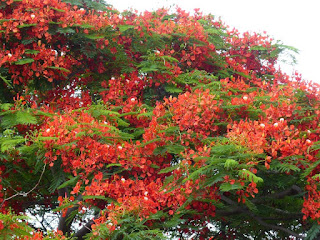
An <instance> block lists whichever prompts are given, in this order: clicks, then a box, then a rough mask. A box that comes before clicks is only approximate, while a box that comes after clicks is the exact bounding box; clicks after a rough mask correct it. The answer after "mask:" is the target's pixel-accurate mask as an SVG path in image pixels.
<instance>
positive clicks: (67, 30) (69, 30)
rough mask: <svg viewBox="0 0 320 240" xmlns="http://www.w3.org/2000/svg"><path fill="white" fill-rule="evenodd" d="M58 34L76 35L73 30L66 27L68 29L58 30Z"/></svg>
mask: <svg viewBox="0 0 320 240" xmlns="http://www.w3.org/2000/svg"><path fill="white" fill-rule="evenodd" d="M57 32H58V33H66V34H67V33H75V32H76V31H75V30H74V29H73V28H70V27H66V28H58V30H57Z"/></svg>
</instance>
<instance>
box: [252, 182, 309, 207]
mask: <svg viewBox="0 0 320 240" xmlns="http://www.w3.org/2000/svg"><path fill="white" fill-rule="evenodd" d="M300 193H303V191H302V189H301V188H300V187H298V186H297V185H293V186H291V187H290V188H288V189H286V190H284V191H282V192H277V193H272V194H269V195H265V196H263V198H257V199H253V200H252V202H253V203H262V202H265V201H267V200H268V199H281V198H284V197H286V196H292V195H295V194H300Z"/></svg>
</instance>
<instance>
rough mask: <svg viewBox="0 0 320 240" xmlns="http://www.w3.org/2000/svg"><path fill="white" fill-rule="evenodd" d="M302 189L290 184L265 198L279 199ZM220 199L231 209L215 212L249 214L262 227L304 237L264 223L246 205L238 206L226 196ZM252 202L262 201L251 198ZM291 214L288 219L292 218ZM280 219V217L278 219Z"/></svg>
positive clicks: (293, 214)
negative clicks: (231, 207) (281, 190)
mask: <svg viewBox="0 0 320 240" xmlns="http://www.w3.org/2000/svg"><path fill="white" fill-rule="evenodd" d="M301 192H302V190H301V188H299V187H298V186H296V185H294V186H292V187H291V188H289V189H287V190H285V191H283V192H279V193H274V194H270V195H268V196H266V198H267V199H268V198H271V197H272V198H274V199H280V198H283V197H285V196H289V195H294V194H297V193H301ZM221 200H222V201H224V202H226V203H227V204H229V205H231V206H233V209H232V210H229V211H220V212H219V210H217V214H219V215H220V214H221V215H222V214H226V215H233V214H239V213H244V214H246V215H249V216H251V217H252V218H253V219H255V220H256V221H257V222H258V223H259V224H260V225H262V226H264V227H267V228H269V229H273V230H280V231H282V232H285V233H287V234H289V235H291V236H294V237H296V238H297V239H304V237H303V236H301V235H299V234H298V233H295V232H293V231H291V230H289V229H287V228H284V227H281V226H278V225H273V224H269V223H266V222H265V221H263V220H262V218H260V217H258V216H256V215H255V214H253V213H252V212H251V211H250V210H249V209H248V208H247V207H245V206H243V207H240V206H239V205H238V203H237V202H235V201H233V200H231V199H229V198H227V197H226V196H224V195H222V196H221ZM252 202H254V203H260V202H263V201H261V200H260V199H259V200H256V201H254V200H252ZM275 211H276V212H278V213H281V214H286V215H287V216H289V215H292V216H299V217H301V216H302V214H300V213H290V212H287V211H284V210H281V209H275ZM292 216H291V218H290V219H292ZM279 220H280V219H279Z"/></svg>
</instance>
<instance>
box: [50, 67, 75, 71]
mask: <svg viewBox="0 0 320 240" xmlns="http://www.w3.org/2000/svg"><path fill="white" fill-rule="evenodd" d="M48 68H50V69H57V70H60V71H63V72H70V70H68V69H66V68H63V67H53V66H52V67H48Z"/></svg>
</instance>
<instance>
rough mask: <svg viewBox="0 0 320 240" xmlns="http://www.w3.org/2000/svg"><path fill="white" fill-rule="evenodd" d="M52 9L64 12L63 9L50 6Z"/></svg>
mask: <svg viewBox="0 0 320 240" xmlns="http://www.w3.org/2000/svg"><path fill="white" fill-rule="evenodd" d="M50 8H51V9H53V10H56V11H57V12H65V10H63V9H59V8H54V7H50Z"/></svg>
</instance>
